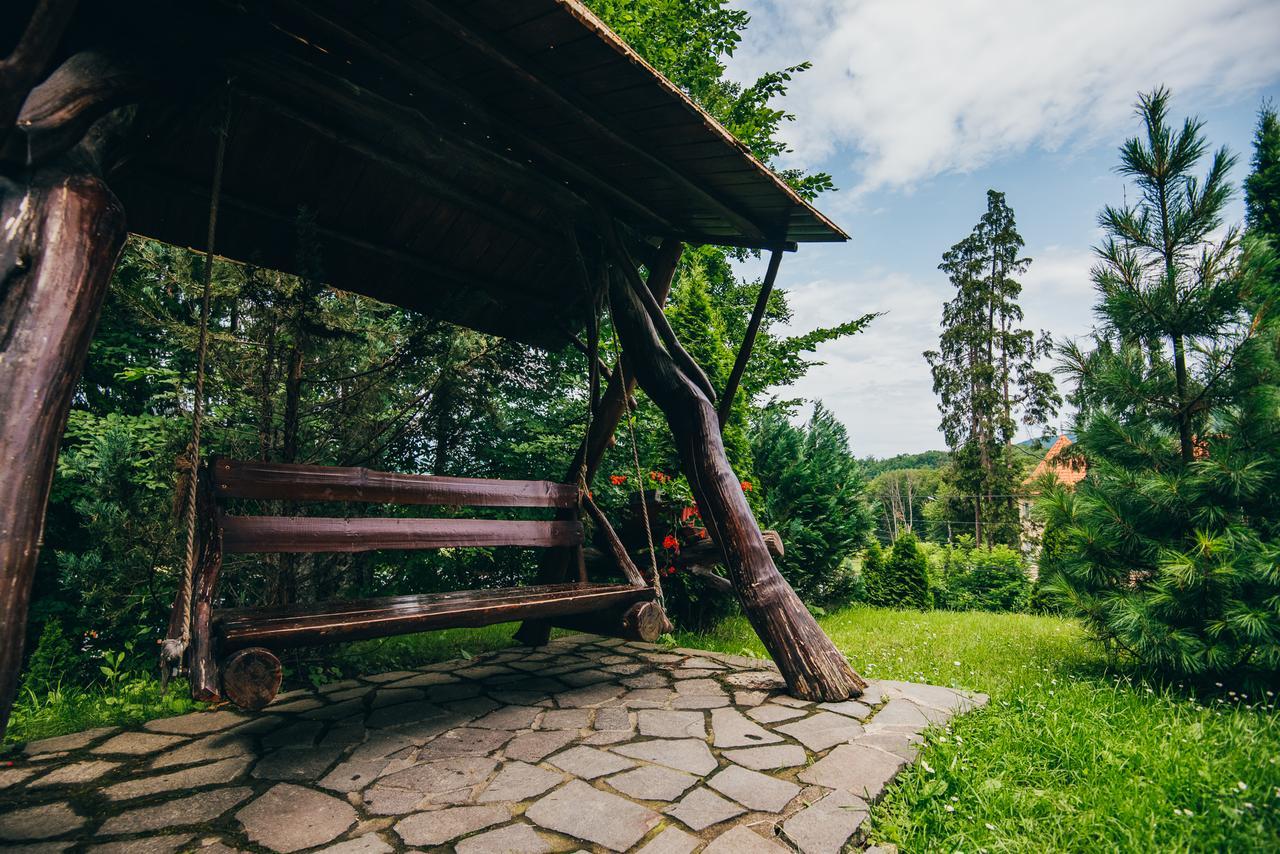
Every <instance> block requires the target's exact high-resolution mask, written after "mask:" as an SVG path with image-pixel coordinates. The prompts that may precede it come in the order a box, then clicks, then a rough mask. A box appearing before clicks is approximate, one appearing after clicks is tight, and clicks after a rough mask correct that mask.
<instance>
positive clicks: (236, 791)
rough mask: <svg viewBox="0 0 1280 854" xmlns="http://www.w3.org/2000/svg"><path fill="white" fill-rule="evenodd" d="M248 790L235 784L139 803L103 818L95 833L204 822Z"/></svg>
mask: <svg viewBox="0 0 1280 854" xmlns="http://www.w3.org/2000/svg"><path fill="white" fill-rule="evenodd" d="M252 794H253V790H252V789H250V788H248V787H246V786H236V787H235V788H231V789H214V790H213V791H211V792H202V793H200V794H198V795H190V796H188V797H185V798H178V799H177V800H173V801H167V802H165V803H163V804H157V805H156V806H152V807H139V808H138V809H133V810H129V811H128V812H122V813H120V814H119V815H117V816H113V817H112V818H109V819H107V820H106V821H105V822H103V824H102V826H101V827H99V828H98V835H99V836H116V835H118V834H121V833H147V832H149V831H152V830H166V829H168V828H170V827H183V826H186V825H192V824H205V823H207V822H210V821H213V820H214V819H215V818H217V817H218V816H220V815H222V814H223V813H225V812H226V811H227V810H229V809H231V808H232V807H234V806H235V805H236V804H238V803H240V802H241V801H243V800H245V799H246V798H248V797H249V796H250V795H252Z"/></svg>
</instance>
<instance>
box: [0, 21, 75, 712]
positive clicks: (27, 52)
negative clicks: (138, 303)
mask: <svg viewBox="0 0 1280 854" xmlns="http://www.w3.org/2000/svg"><path fill="white" fill-rule="evenodd" d="M75 9H76V0H37V2H36V4H35V10H34V11H33V12H32V15H31V18H30V20H28V21H27V26H26V29H25V30H24V31H23V33H22V35H21V36H19V37H18V41H17V43H16V44H15V45H14V48H13V50H12V51H10V53H9V55H8V56H6V57H5V58H4V59H3V60H0V149H2V148H3V147H4V143H5V142H6V141H7V139H8V136H9V133H10V132H11V131H12V130H13V123H14V120H15V119H16V118H17V117H18V112H19V110H21V109H22V102H23V101H24V100H25V99H26V97H27V93H28V92H30V91H31V89H32V87H34V86H35V85H36V84H37V83H38V82H39V81H40V78H41V77H43V76H44V73H45V72H46V71H47V70H48V68H49V63H50V62H51V61H52V60H53V54H54V51H55V50H57V48H58V41H59V39H61V37H62V32H63V30H65V29H66V26H67V22H68V21H70V20H71V15H72V13H73V12H75ZM6 14H9V15H13V14H14V10H12V9H11V10H9V11H8V12H7V13H6ZM3 729H4V727H3V725H0V731H2V730H3Z"/></svg>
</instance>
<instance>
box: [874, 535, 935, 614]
mask: <svg viewBox="0 0 1280 854" xmlns="http://www.w3.org/2000/svg"><path fill="white" fill-rule="evenodd" d="M874 548H875V550H876V551H878V549H879V547H878V546H876V547H874ZM873 554H875V551H873V550H872V549H868V550H867V555H866V557H864V558H863V564H862V567H863V575H864V577H865V578H866V579H867V601H869V602H870V603H872V604H874V605H882V606H883V607H887V608H914V609H916V610H921V611H923V610H927V609H928V608H929V607H930V606H931V605H932V595H931V593H930V590H929V564H928V560H927V559H926V558H925V554H924V551H922V550H921V548H920V543H919V541H917V540H916V536H915V534H913V533H911V532H910V531H903V532H902V533H901V534H900V535H899V536H898V539H897V540H895V541H894V543H893V548H892V549H891V550H890V551H889V554H888V556H887V557H886V558H885V559H884V564H883V567H882V568H878V567H877V566H876V565H875V563H873V561H875V560H876V559H875V558H873V557H872V555H873ZM877 562H878V561H877Z"/></svg>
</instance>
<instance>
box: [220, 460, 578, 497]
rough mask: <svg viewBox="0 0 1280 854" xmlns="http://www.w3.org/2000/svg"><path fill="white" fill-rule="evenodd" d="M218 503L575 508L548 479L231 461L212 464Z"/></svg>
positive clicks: (568, 487)
mask: <svg viewBox="0 0 1280 854" xmlns="http://www.w3.org/2000/svg"><path fill="white" fill-rule="evenodd" d="M212 474H213V483H214V491H215V493H216V494H217V496H218V498H219V499H224V498H256V499H264V500H277V499H278V500H284V501H365V502H370V503H377V504H438V505H454V506H466V507H576V506H577V503H578V491H577V489H576V488H574V486H573V485H572V484H567V483H553V482H551V481H549V480H483V479H480V478H470V477H435V476H431V475H420V474H393V473H389V472H380V471H371V470H369V469H365V468H344V467H338V466H312V465H301V464H288V463H263V462H253V461H241V460H229V459H225V458H222V457H219V458H218V459H216V460H214V461H213V464H212Z"/></svg>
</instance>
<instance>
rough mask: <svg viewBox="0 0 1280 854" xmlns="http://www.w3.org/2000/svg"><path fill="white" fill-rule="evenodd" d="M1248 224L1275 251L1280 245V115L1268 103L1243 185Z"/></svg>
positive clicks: (1256, 133) (1254, 135) (1265, 106)
mask: <svg viewBox="0 0 1280 854" xmlns="http://www.w3.org/2000/svg"><path fill="white" fill-rule="evenodd" d="M1244 215H1245V223H1246V225H1248V227H1249V230H1250V231H1251V232H1253V233H1254V234H1256V235H1258V236H1260V237H1265V238H1267V239H1268V240H1270V241H1271V242H1272V247H1273V248H1275V247H1276V245H1277V244H1280V116H1277V115H1276V109H1275V106H1274V105H1272V104H1270V103H1267V104H1264V105H1263V106H1262V109H1261V110H1259V111H1258V127H1257V129H1256V130H1255V131H1254V134H1253V172H1252V173H1251V174H1250V175H1249V177H1248V178H1246V179H1245V182H1244Z"/></svg>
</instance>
